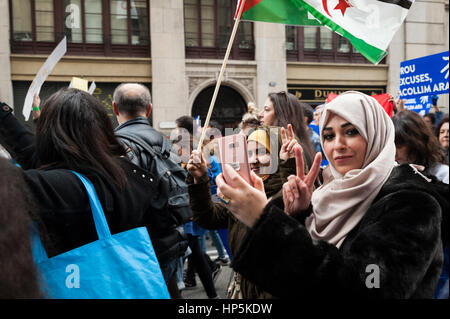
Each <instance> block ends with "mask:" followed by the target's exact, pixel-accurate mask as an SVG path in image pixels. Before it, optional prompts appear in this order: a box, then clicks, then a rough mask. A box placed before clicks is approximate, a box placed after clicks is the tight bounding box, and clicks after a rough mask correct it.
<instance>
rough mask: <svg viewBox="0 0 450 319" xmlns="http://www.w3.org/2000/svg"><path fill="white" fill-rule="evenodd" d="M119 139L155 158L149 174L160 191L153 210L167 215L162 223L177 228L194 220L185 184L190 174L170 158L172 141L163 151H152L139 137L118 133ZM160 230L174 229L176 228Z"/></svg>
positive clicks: (162, 147)
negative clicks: (168, 223)
mask: <svg viewBox="0 0 450 319" xmlns="http://www.w3.org/2000/svg"><path fill="white" fill-rule="evenodd" d="M116 137H118V138H122V139H126V140H128V141H130V142H133V143H134V144H136V145H138V146H140V147H141V148H142V149H143V150H144V151H145V152H147V153H148V154H150V155H151V157H152V161H151V163H150V165H149V166H150V167H147V168H146V169H145V170H147V171H148V173H149V174H150V176H152V178H153V179H155V181H156V185H157V189H158V191H157V192H156V193H154V194H152V197H153V198H152V207H153V208H154V209H155V211H157V212H158V213H159V214H162V215H164V218H161V220H166V221H167V220H169V221H172V222H173V225H175V226H180V225H183V224H185V223H187V222H189V221H190V220H191V219H192V210H191V208H190V205H189V193H188V188H187V185H186V182H185V180H186V176H187V172H186V170H184V169H183V168H182V167H181V166H180V165H178V164H177V163H175V161H173V160H172V159H171V158H170V149H171V147H170V144H169V141H168V140H167V139H166V138H163V139H162V140H163V144H162V146H161V148H159V147H156V146H155V147H151V146H150V145H148V143H146V142H144V141H143V140H142V139H141V138H139V137H138V136H135V135H128V134H126V133H125V134H124V133H117V132H116ZM159 149H161V151H159ZM143 169H144V168H143ZM159 226H160V227H163V228H166V227H168V228H170V227H171V226H172V225H159Z"/></svg>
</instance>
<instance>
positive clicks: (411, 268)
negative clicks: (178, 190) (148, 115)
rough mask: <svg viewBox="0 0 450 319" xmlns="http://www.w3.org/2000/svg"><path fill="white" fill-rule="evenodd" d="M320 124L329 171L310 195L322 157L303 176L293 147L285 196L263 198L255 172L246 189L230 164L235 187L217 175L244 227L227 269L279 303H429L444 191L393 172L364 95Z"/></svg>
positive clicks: (376, 108)
mask: <svg viewBox="0 0 450 319" xmlns="http://www.w3.org/2000/svg"><path fill="white" fill-rule="evenodd" d="M320 128H321V139H322V147H323V149H324V151H325V154H326V156H327V158H328V159H329V161H330V165H329V166H328V168H326V169H325V172H324V176H325V183H324V184H323V185H322V186H321V187H320V188H319V189H317V190H315V191H314V192H313V183H314V180H315V178H316V176H317V173H318V171H319V163H320V159H321V155H320V153H319V154H317V155H316V158H315V161H314V165H313V167H312V168H311V171H310V173H309V174H308V175H306V176H305V175H304V173H303V158H302V156H301V155H302V151H301V148H300V147H296V149H295V151H296V159H297V166H298V167H299V169H298V170H297V175H296V176H290V177H289V181H288V182H287V183H285V184H284V185H283V199H279V200H272V201H270V202H268V201H267V199H266V195H265V193H264V188H263V183H262V180H261V179H260V178H259V177H257V176H255V175H254V174H252V178H253V182H254V184H255V187H254V188H253V187H251V186H250V185H249V184H247V183H245V181H244V180H242V178H240V177H239V175H238V174H236V173H235V172H234V171H233V170H232V169H231V167H230V166H228V165H225V167H224V169H225V170H227V172H228V174H230V175H231V176H232V178H233V184H234V188H232V187H231V186H229V185H227V184H226V183H225V181H224V179H223V177H222V175H219V176H218V177H217V184H218V187H219V190H220V191H221V192H222V193H223V194H224V196H226V197H227V198H229V203H228V205H227V208H228V209H229V210H230V211H232V212H233V214H234V216H235V217H236V218H237V219H239V220H240V221H241V222H243V223H245V224H246V225H247V226H248V227H251V231H250V232H249V233H248V235H247V237H246V238H245V240H244V241H243V242H242V244H241V246H240V249H239V251H238V252H237V253H236V255H235V256H234V259H233V263H232V266H233V268H234V269H235V270H236V271H237V272H239V273H241V274H242V276H244V277H245V278H247V279H248V280H251V281H252V282H253V283H255V284H257V285H258V286H260V287H261V288H263V289H265V290H267V291H268V292H270V293H272V294H273V295H274V296H277V297H281V298H311V296H316V297H317V296H320V298H321V299H323V300H327V299H330V300H331V299H336V298H338V299H349V300H354V299H361V298H432V297H433V294H434V291H435V289H436V284H437V282H438V279H439V274H440V272H441V269H442V242H441V232H442V237H443V240H444V238H448V237H447V232H448V225H447V224H442V225H441V218H442V217H443V216H444V220H448V219H447V218H448V213H449V203H448V199H447V195H448V185H445V184H442V183H439V182H437V183H428V182H427V180H426V179H425V178H424V177H423V176H421V175H420V173H418V171H417V170H415V169H414V168H413V167H411V166H409V165H401V166H396V164H395V161H394V159H395V143H394V139H395V131H394V127H393V124H392V120H391V119H390V118H389V116H388V115H387V114H386V112H385V111H384V110H383V108H382V107H381V106H380V105H379V104H378V102H376V101H375V99H373V98H371V97H369V96H367V95H364V94H362V93H358V92H346V93H344V94H342V95H340V96H339V97H337V98H336V99H335V100H333V101H332V102H330V103H329V104H328V105H327V108H326V110H325V111H324V114H323V115H322V117H321V122H320ZM444 242H445V240H444ZM447 242H448V239H447ZM262 259H264V260H271V261H272V262H270V263H261V262H260V261H261V260H262Z"/></svg>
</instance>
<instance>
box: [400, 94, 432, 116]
mask: <svg viewBox="0 0 450 319" xmlns="http://www.w3.org/2000/svg"><path fill="white" fill-rule="evenodd" d="M431 100H432V97H431V96H428V95H423V96H420V97H413V98H410V99H406V100H405V108H406V109H407V110H411V111H414V112H417V113H419V114H420V115H421V116H424V115H425V114H428V112H429V111H430V109H431V106H432V101H431Z"/></svg>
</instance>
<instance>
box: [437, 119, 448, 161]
mask: <svg viewBox="0 0 450 319" xmlns="http://www.w3.org/2000/svg"><path fill="white" fill-rule="evenodd" d="M436 137H437V138H438V140H439V144H441V148H442V149H443V151H444V153H445V154H446V157H447V164H448V163H449V159H448V154H449V140H448V114H446V115H444V117H443V118H442V120H441V121H440V122H439V124H438V126H437V127H436Z"/></svg>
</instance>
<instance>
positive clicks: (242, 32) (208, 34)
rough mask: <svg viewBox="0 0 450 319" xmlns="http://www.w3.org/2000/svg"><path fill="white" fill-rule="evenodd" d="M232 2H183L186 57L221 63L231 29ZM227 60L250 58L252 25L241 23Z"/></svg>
mask: <svg viewBox="0 0 450 319" xmlns="http://www.w3.org/2000/svg"><path fill="white" fill-rule="evenodd" d="M235 11H236V1H229V0H184V26H185V42H186V56H187V57H189V58H211V59H221V58H223V57H224V55H225V52H226V49H227V45H228V41H229V39H230V35H231V32H232V29H233V26H234V13H235ZM230 58H231V59H238V60H252V59H253V58H254V46H253V24H252V23H251V22H245V21H242V22H241V23H240V25H239V29H238V34H237V35H236V40H235V43H234V45H233V48H232V51H231V54H230Z"/></svg>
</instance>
